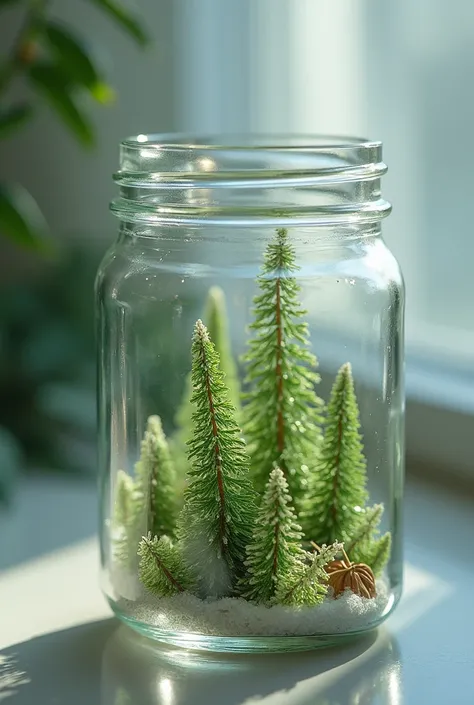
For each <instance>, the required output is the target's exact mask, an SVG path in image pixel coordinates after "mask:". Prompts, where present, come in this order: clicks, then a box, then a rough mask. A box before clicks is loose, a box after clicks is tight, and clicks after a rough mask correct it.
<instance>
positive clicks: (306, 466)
mask: <svg viewBox="0 0 474 705" xmlns="http://www.w3.org/2000/svg"><path fill="white" fill-rule="evenodd" d="M297 270H298V267H297V265H296V263H295V253H294V250H293V248H292V246H291V245H290V243H289V242H288V234H287V231H286V230H285V229H283V228H280V229H279V230H277V233H276V238H275V239H274V241H273V242H271V243H270V244H269V245H268V247H267V250H266V254H265V260H264V264H263V268H262V273H261V275H260V276H259V278H258V284H259V287H260V292H261V293H260V294H259V295H258V296H256V297H255V299H254V304H255V307H254V316H255V320H254V322H253V323H252V324H251V326H250V328H251V329H252V330H254V331H255V333H256V335H255V338H254V339H253V340H251V341H250V349H249V351H248V353H247V355H246V357H245V360H246V363H247V377H246V382H247V384H248V385H249V388H250V391H249V393H248V394H246V396H245V399H246V400H247V404H246V406H245V407H244V430H245V435H246V438H247V440H248V443H249V449H250V453H251V459H252V474H253V477H254V480H255V484H256V488H257V490H258V491H259V492H263V490H264V487H265V484H266V482H267V480H268V476H269V474H270V472H271V470H272V468H274V467H276V466H278V467H280V468H281V469H282V471H283V473H284V474H285V477H286V479H287V481H288V485H289V489H290V494H291V496H292V498H293V501H294V503H295V507H296V509H297V510H299V509H300V506H301V502H302V499H303V496H304V494H305V492H306V490H307V486H308V477H309V475H310V473H311V472H312V471H313V465H314V462H315V459H316V456H317V451H318V448H319V445H320V439H321V430H320V423H321V421H322V416H321V411H322V401H321V399H319V397H318V396H317V395H316V393H315V391H314V387H315V384H316V383H317V382H319V375H318V374H316V372H315V371H314V370H315V369H316V366H317V359H316V357H315V356H314V355H312V354H311V353H310V352H309V351H308V349H307V345H308V340H307V336H308V328H307V324H306V323H304V322H303V321H302V318H303V316H304V315H305V313H306V311H304V310H303V309H302V308H301V306H300V304H299V301H298V293H299V290H300V288H299V286H298V284H297V282H296V279H295V277H294V272H295V271H297Z"/></svg>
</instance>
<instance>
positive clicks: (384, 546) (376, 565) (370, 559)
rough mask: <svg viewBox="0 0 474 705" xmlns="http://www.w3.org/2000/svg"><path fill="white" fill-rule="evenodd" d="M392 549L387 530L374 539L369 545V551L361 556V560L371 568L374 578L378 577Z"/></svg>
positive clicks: (390, 537) (390, 538)
mask: <svg viewBox="0 0 474 705" xmlns="http://www.w3.org/2000/svg"><path fill="white" fill-rule="evenodd" d="M391 549H392V535H391V534H390V532H389V531H387V533H385V534H384V535H383V536H381V537H380V538H379V539H375V540H373V541H372V543H371V544H370V545H369V551H368V552H367V554H366V555H365V556H362V557H361V558H362V559H363V560H361V562H363V563H367V565H369V566H370V567H371V568H372V572H373V574H374V575H375V577H376V578H378V577H379V576H380V575H381V574H382V572H383V569H384V568H385V566H386V565H387V563H388V559H389V558H390V551H391Z"/></svg>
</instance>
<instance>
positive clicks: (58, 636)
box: [0, 480, 474, 705]
mask: <svg viewBox="0 0 474 705" xmlns="http://www.w3.org/2000/svg"><path fill="white" fill-rule="evenodd" d="M52 482H53V484H54V486H55V488H56V489H55V491H54V492H51V487H49V486H48V484H47V483H46V485H45V483H44V481H41V482H40V483H39V485H38V486H37V487H36V488H35V491H32V490H31V485H28V488H25V489H24V490H23V492H22V494H21V497H20V501H19V502H18V504H17V509H16V510H15V512H13V514H11V515H10V516H7V517H2V518H1V520H0V559H2V560H3V565H10V567H8V568H5V569H4V570H3V572H1V573H0V654H1V655H0V701H2V700H3V699H4V698H5V699H7V701H8V705H10V703H11V704H12V705H23V704H24V705H27V704H28V705H53V704H54V705H62V703H64V704H67V705H79V704H80V705H95V704H97V705H142V704H143V705H148V704H150V705H152V704H153V705H244V704H245V705H257V704H258V705H336V704H337V705H346V704H347V705H438V704H439V705H451V704H452V705H464V704H466V705H468V704H469V705H472V704H473V703H474V648H473V646H472V636H473V635H474V608H473V601H472V598H471V596H470V593H471V590H472V585H473V584H474V568H473V565H472V556H473V554H474V551H473V547H472V541H473V538H474V501H473V500H471V499H469V498H468V497H465V496H464V497H462V496H455V495H453V494H450V493H448V492H446V491H445V490H442V489H436V488H434V487H431V486H430V485H426V486H425V485H423V484H420V483H411V484H410V486H409V489H408V492H407V520H406V534H407V539H406V554H407V566H406V586H405V592H404V597H403V599H402V602H401V604H400V605H399V607H398V609H397V610H396V612H395V613H394V615H393V616H392V617H391V618H390V619H389V620H388V622H387V623H386V625H385V626H384V627H382V628H381V629H379V630H378V632H375V633H374V634H372V635H369V636H367V637H365V638H363V639H361V640H359V641H354V642H351V643H348V644H346V645H345V646H341V647H338V648H333V649H327V650H320V651H313V652H307V653H297V654H288V655H285V654H278V655H274V656H271V655H253V656H244V655H235V656H234V655H229V654H228V655H215V654H210V653H205V652H200V653H197V652H187V651H184V650H180V649H174V648H167V647H164V646H157V645H156V644H155V643H153V642H150V641H147V640H146V639H143V638H141V637H138V636H136V635H134V634H133V633H132V632H131V631H130V630H128V629H127V628H126V627H121V626H119V624H118V622H117V621H116V620H114V619H113V618H112V617H111V616H110V612H109V609H108V607H107V605H106V603H105V601H104V599H103V598H102V596H101V594H100V592H99V590H98V588H97V561H98V558H97V553H98V551H97V546H96V541H95V539H94V538H90V539H86V540H82V541H80V542H78V543H75V544H72V545H71V544H69V545H65V546H64V543H65V541H64V534H63V533H62V536H63V538H62V540H61V537H60V536H58V535H57V532H56V533H55V532H54V531H47V532H43V538H42V539H41V540H40V539H38V536H37V535H36V537H35V538H32V539H31V541H33V542H36V543H35V546H36V551H37V552H40V551H41V550H43V551H44V552H43V555H40V556H39V557H38V558H35V559H31V557H30V553H31V550H30V551H28V550H27V546H28V545H31V541H29V542H28V533H29V532H28V531H25V530H24V525H25V523H26V524H27V525H28V526H30V525H32V524H35V522H40V524H41V521H43V522H46V523H48V517H49V518H50V519H51V516H54V510H53V509H50V510H48V501H49V499H50V498H51V495H53V496H54V499H55V506H56V507H57V504H58V502H59V503H60V505H61V506H62V507H63V509H62V510H61V512H60V515H61V517H62V518H63V519H64V513H63V512H64V506H65V504H66V505H67V502H69V503H70V506H69V507H68V508H69V511H68V513H67V520H68V522H69V528H68V532H69V533H67V532H66V534H67V536H68V537H69V540H70V538H71V536H72V535H73V533H74V527H76V528H77V532H76V533H77V535H79V536H80V535H81V534H83V533H84V531H85V527H87V526H88V525H89V524H88V522H90V525H89V530H91V531H92V530H93V527H94V522H95V516H94V514H95V497H94V490H93V488H87V487H86V488H84V486H76V485H71V483H65V482H64V481H60V480H53V481H52ZM61 483H62V484H61ZM41 488H43V489H44V493H43V494H44V496H43V501H38V495H41V492H42V491H43V490H42V489H41ZM25 492H26V495H27V496H28V493H30V495H31V497H32V499H31V501H30V500H28V499H25ZM71 498H72V499H71ZM33 505H34V506H33ZM76 514H77V515H79V514H80V518H79V517H78V516H76ZM21 515H22V516H23V519H22V516H21ZM12 527H13V529H12ZM20 528H21V530H20ZM30 528H31V530H33V529H34V526H31V527H30ZM60 528H61V527H60V526H59V527H57V529H59V531H60ZM39 531H40V533H41V530H39ZM54 536H56V539H57V543H59V544H60V545H61V544H63V547H62V548H59V549H57V550H54V551H50V550H49V549H50V548H51V547H52V545H53V544H54ZM15 541H17V542H18V545H17V547H16V548H15V545H14V544H15ZM25 541H26V544H25V543H23V542H25ZM42 542H43V549H42V547H41V545H42ZM66 543H67V542H66ZM12 545H13V546H12ZM14 555H16V556H17V559H18V560H21V561H22V562H21V563H19V564H17V565H15V564H14V562H15V561H14ZM469 561H470V562H469Z"/></svg>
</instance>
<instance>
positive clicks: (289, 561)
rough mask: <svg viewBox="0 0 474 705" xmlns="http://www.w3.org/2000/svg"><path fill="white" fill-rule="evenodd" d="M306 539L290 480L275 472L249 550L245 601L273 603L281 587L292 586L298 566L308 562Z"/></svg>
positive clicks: (279, 471) (244, 590) (244, 580)
mask: <svg viewBox="0 0 474 705" xmlns="http://www.w3.org/2000/svg"><path fill="white" fill-rule="evenodd" d="M302 535H303V534H302V530H301V527H300V526H299V525H298V523H297V521H296V515H295V512H294V510H293V507H292V506H291V497H290V495H289V492H288V483H287V481H286V478H285V476H284V474H283V472H282V470H281V469H280V468H274V469H273V470H272V471H271V473H270V478H269V480H268V482H267V486H266V489H265V493H264V495H263V498H262V503H261V506H260V509H259V511H258V514H257V520H256V525H255V532H254V535H253V539H252V541H251V543H250V544H249V545H248V546H247V560H246V561H245V565H246V567H247V575H246V576H245V578H244V579H243V580H242V587H243V589H242V591H241V594H242V597H245V598H246V599H248V600H252V601H254V602H266V603H268V602H271V601H272V600H273V598H274V596H275V592H276V590H278V586H279V585H280V583H281V582H282V581H283V582H288V581H289V580H290V578H291V576H292V574H293V571H294V570H295V568H297V564H298V562H301V561H303V560H304V559H305V552H304V551H303V549H302V548H301V545H300V542H301V538H302Z"/></svg>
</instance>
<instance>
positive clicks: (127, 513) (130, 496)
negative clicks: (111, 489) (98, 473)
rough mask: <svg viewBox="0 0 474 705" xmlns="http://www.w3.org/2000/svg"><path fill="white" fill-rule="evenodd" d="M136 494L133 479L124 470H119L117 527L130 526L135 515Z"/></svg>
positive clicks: (115, 514) (115, 509) (116, 492)
mask: <svg viewBox="0 0 474 705" xmlns="http://www.w3.org/2000/svg"><path fill="white" fill-rule="evenodd" d="M134 493H135V484H134V482H133V479H132V478H131V477H130V475H127V473H126V472H124V471H123V470H119V471H118V473H117V486H116V489H115V506H114V524H115V525H116V526H129V524H130V521H131V520H132V517H133V513H134Z"/></svg>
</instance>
